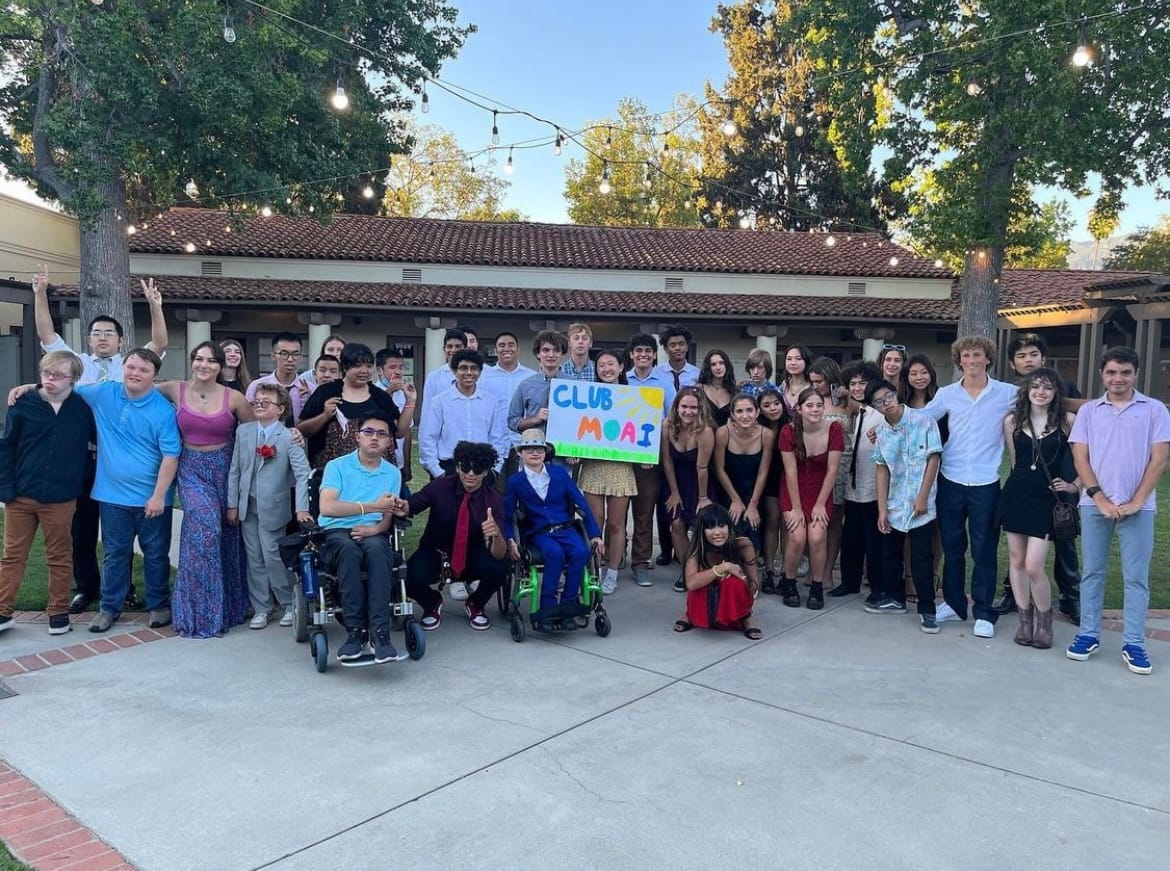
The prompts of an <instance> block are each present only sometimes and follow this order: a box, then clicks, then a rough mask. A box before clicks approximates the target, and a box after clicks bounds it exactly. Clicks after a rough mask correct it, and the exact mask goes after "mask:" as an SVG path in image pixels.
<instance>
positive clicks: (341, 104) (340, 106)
mask: <svg viewBox="0 0 1170 871" xmlns="http://www.w3.org/2000/svg"><path fill="white" fill-rule="evenodd" d="M330 102H332V103H333V108H334V109H336V110H337V111H338V112H344V111H345V110H346V109H348V108H349V95H348V94H346V93H345V82H343V81H342V80H341V77H340V76H338V78H337V87H336V88H335V89H334V91H333V96H332V97H331V98H330Z"/></svg>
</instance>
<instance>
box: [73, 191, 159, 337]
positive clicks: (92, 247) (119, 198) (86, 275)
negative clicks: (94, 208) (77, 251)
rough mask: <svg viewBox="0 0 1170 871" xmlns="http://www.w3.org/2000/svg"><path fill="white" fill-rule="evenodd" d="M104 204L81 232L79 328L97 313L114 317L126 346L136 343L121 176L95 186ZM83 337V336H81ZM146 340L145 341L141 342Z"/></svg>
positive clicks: (124, 198) (84, 222) (83, 225)
mask: <svg viewBox="0 0 1170 871" xmlns="http://www.w3.org/2000/svg"><path fill="white" fill-rule="evenodd" d="M96 192H97V193H99V194H100V195H101V196H102V198H103V199H104V200H105V207H104V208H103V209H102V210H101V211H100V212H99V213H98V216H97V218H96V220H94V221H93V222H92V223H91V222H89V221H83V222H81V225H80V228H79V229H80V234H81V322H82V329H83V330H84V329H85V327H86V326H87V325H88V324H89V322H90V321H91V320H92V319H93V318H94V317H96V316H97V315H108V316H110V317H113V318H116V319H117V320H118V322H119V323H120V324H121V325H122V329H123V330H124V331H125V337H126V348H127V349H129V348H134V347H137V346H138V341H137V339H136V338H135V335H134V308H133V306H132V305H131V304H130V295H131V288H130V242H129V237H128V236H127V235H126V221H125V220H119V219H120V218H125V216H126V189H125V186H124V185H123V183H122V179H121V178H120V177H115V178H113V179H111V180H110V181H107V182H105V183H103V184H101V185H99V186H97V187H96ZM83 341H84V340H83ZM143 344H145V342H143Z"/></svg>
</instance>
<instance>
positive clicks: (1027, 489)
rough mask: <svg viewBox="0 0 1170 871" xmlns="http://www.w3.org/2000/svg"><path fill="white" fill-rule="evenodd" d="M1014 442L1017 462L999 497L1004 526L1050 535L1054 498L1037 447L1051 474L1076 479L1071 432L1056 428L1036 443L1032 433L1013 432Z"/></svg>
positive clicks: (1028, 533)
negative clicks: (1071, 448) (1070, 443)
mask: <svg viewBox="0 0 1170 871" xmlns="http://www.w3.org/2000/svg"><path fill="white" fill-rule="evenodd" d="M1012 443H1013V444H1014V445H1015V449H1016V463H1015V465H1014V466H1012V471H1011V474H1009V475H1008V479H1007V482H1006V483H1005V484H1004V485H1003V492H1002V493H1001V494H1000V497H999V507H1000V519H1001V522H1002V524H1003V529H1004V531H1005V532H1015V533H1018V534H1020V535H1026V536H1029V537H1030V538H1048V539H1050V538H1052V506H1053V505H1054V504H1055V500H1054V498H1053V493H1052V490H1051V489H1049V486H1048V476H1047V475H1045V474H1044V466H1043V465H1042V464H1041V463H1040V459H1039V457H1038V456H1037V454H1036V451H1037V449H1038V450H1040V451H1043V453H1044V460H1045V462H1047V463H1048V471H1049V472H1051V473H1052V477H1054V478H1062V479H1064V480H1065V481H1074V480H1076V470H1075V468H1074V467H1073V462H1072V451H1071V450H1070V449H1069V446H1068V436H1067V435H1065V433H1064V430H1061V429H1057V430H1055V431H1053V432H1050V433H1048V434H1047V435H1045V436H1042V437H1041V438H1040V443H1039V445H1038V447H1037V446H1036V445H1034V444H1033V441H1032V436H1031V434H1029V433H1027V432H1017V433H1016V434H1015V435H1014V436H1012ZM1065 498H1068V497H1065Z"/></svg>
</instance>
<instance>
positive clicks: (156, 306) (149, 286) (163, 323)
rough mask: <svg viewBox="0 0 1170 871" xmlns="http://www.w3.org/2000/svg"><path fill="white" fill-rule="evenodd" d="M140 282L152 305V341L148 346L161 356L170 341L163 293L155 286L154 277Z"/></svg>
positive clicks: (144, 294) (148, 303)
mask: <svg viewBox="0 0 1170 871" xmlns="http://www.w3.org/2000/svg"><path fill="white" fill-rule="evenodd" d="M140 283H141V284H142V295H143V296H144V297H146V303H147V305H149V306H150V342H148V343H147V345H146V347H148V348H150V349H151V350H152V351H154V352H155V353H156V354H158V355H159V356H160V357H161V356H162V355H163V354H165V353H166V352H167V345H168V343H169V337H168V336H167V319H166V317H165V316H164V315H163V307H162V293H160V292H159V289H158V288H157V287H155V286H154V279H153V278H144V279H141V281H140Z"/></svg>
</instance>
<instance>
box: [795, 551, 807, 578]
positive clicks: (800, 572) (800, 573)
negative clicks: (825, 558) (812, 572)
mask: <svg viewBox="0 0 1170 871" xmlns="http://www.w3.org/2000/svg"><path fill="white" fill-rule="evenodd" d="M808 572H809V564H808V557H807V556H802V557H801V558H800V567H799V568H798V569H797V570H796V576H797V577H798V578H803V577H806V576H807V575H808Z"/></svg>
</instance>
